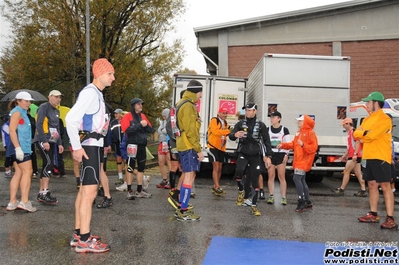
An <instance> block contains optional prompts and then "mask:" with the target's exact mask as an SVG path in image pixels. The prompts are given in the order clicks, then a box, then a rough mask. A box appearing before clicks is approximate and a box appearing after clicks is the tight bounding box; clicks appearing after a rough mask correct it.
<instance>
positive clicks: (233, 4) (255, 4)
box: [0, 0, 352, 74]
mask: <svg viewBox="0 0 399 265" xmlns="http://www.w3.org/2000/svg"><path fill="white" fill-rule="evenodd" d="M185 1H186V2H187V5H188V8H187V12H186V14H185V15H184V16H183V17H181V19H180V20H179V22H178V23H177V30H176V32H174V33H170V34H168V38H176V37H180V38H183V39H184V42H183V43H184V47H185V49H186V57H185V59H184V62H183V66H184V67H187V68H189V69H193V70H195V71H196V72H197V73H199V74H206V67H205V61H204V59H203V56H202V55H201V54H200V53H199V52H198V51H197V42H196V41H197V40H196V38H195V35H194V30H193V28H196V27H202V26H208V25H213V24H219V23H225V22H231V21H236V20H242V19H247V18H254V17H261V16H266V15H272V14H278V13H283V12H288V11H294V10H300V9H306V8H311V7H316V6H324V5H331V4H336V3H340V2H352V1H348V0H245V1H242V0H185ZM2 3H3V1H2V0H0V4H2ZM7 36H8V24H7V23H6V22H5V21H4V19H3V17H1V16H0V50H1V48H3V47H4V45H5V44H6V41H7Z"/></svg>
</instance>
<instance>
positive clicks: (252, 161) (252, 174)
mask: <svg viewBox="0 0 399 265" xmlns="http://www.w3.org/2000/svg"><path fill="white" fill-rule="evenodd" d="M261 162H263V161H262V159H261V156H260V155H257V156H246V155H243V154H239V155H238V160H237V165H236V178H237V179H241V180H244V190H245V196H244V198H248V196H249V192H248V191H249V190H250V186H252V189H253V191H254V192H253V194H252V195H253V197H252V204H254V205H256V202H257V198H258V196H257V194H258V192H259V175H260V169H261ZM244 176H245V177H244Z"/></svg>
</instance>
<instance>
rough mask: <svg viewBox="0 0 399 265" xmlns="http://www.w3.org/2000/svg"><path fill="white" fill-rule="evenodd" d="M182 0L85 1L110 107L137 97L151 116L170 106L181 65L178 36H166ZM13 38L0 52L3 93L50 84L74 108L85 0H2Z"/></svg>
mask: <svg viewBox="0 0 399 265" xmlns="http://www.w3.org/2000/svg"><path fill="white" fill-rule="evenodd" d="M184 4H185V3H184V0H130V1H129V0H119V1H109V0H96V1H90V58H91V61H92V62H93V61H94V60H96V59H98V58H100V57H105V58H107V59H108V60H109V61H110V62H112V64H113V65H114V67H115V72H116V73H115V76H116V80H115V82H114V83H113V85H112V87H111V88H108V89H106V90H105V91H104V98H105V100H106V101H107V102H108V103H110V104H111V105H112V106H113V107H114V108H122V109H125V110H129V108H130V106H129V101H130V100H131V99H132V98H135V97H139V98H141V99H143V101H144V102H145V103H146V104H145V105H144V112H145V113H146V114H147V115H148V117H149V118H150V120H151V122H154V124H156V122H155V120H156V119H157V118H159V116H160V115H159V114H160V113H161V111H162V109H164V108H166V107H169V106H170V99H171V95H172V88H173V80H172V75H173V73H174V72H176V71H178V70H179V69H180V67H181V62H182V57H183V55H184V51H183V48H182V44H181V40H180V39H177V40H175V41H174V42H172V43H166V42H165V34H166V33H167V32H168V31H171V30H173V29H174V26H173V22H174V21H176V19H178V18H179V16H180V15H181V14H182V13H183V12H185V5H184ZM2 11H3V16H4V17H6V19H7V20H8V21H9V22H10V23H11V30H12V36H13V37H12V41H11V42H10V43H9V44H8V46H7V47H6V48H5V49H4V50H3V55H2V57H1V58H0V65H1V68H0V76H1V81H0V88H1V89H2V90H3V91H4V92H9V91H11V90H16V89H23V88H27V89H32V90H37V91H39V92H42V94H44V95H47V94H48V92H49V91H51V90H53V89H57V90H60V91H61V92H62V93H63V94H64V95H65V97H64V99H63V102H62V104H63V105H66V106H72V105H73V103H74V102H75V100H76V96H77V95H78V93H79V91H80V89H82V88H83V87H84V86H85V85H86V30H85V28H86V1H79V0H4V6H3V7H2Z"/></svg>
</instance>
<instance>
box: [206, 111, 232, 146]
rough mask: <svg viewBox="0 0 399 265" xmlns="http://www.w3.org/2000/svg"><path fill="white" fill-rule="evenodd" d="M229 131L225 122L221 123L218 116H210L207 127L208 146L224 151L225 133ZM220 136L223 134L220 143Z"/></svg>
mask: <svg viewBox="0 0 399 265" xmlns="http://www.w3.org/2000/svg"><path fill="white" fill-rule="evenodd" d="M229 133H230V130H229V129H228V125H227V122H226V121H225V123H224V124H222V123H221V122H220V120H219V118H217V117H216V118H215V117H214V118H212V119H211V121H210V122H209V127H208V145H207V147H208V148H216V149H219V150H220V151H223V152H225V151H226V141H227V135H228V134H229ZM222 136H224V140H223V143H224V144H223V145H222Z"/></svg>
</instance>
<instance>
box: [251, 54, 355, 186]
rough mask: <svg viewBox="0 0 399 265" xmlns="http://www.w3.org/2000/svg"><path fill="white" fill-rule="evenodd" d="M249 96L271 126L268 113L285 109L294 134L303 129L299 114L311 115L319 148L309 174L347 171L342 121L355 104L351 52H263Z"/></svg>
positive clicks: (284, 115) (319, 176)
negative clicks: (320, 54)
mask: <svg viewBox="0 0 399 265" xmlns="http://www.w3.org/2000/svg"><path fill="white" fill-rule="evenodd" d="M247 101H251V102H255V103H257V104H258V112H257V117H258V119H260V120H262V121H263V122H265V123H266V125H267V126H269V125H270V120H269V117H270V115H269V114H270V113H272V112H273V111H275V110H278V111H279V112H281V113H282V120H281V124H282V125H283V126H285V127H287V128H288V129H289V131H290V134H291V135H295V133H296V132H297V130H298V126H297V122H296V120H295V118H297V117H299V116H300V115H302V114H307V115H309V116H311V117H312V118H313V119H314V120H315V122H316V124H315V128H314V130H315V132H316V134H317V138H318V144H319V153H318V157H317V160H316V161H315V163H314V165H313V167H312V169H311V171H310V172H309V176H310V177H312V178H313V179H314V180H315V181H321V180H322V179H323V176H325V175H327V176H331V175H332V174H333V173H334V172H342V171H343V169H344V166H345V165H344V163H343V162H342V161H341V160H340V157H341V156H342V155H343V154H344V153H345V150H346V141H347V140H346V139H347V134H346V132H344V130H343V128H342V125H341V122H342V120H343V119H344V118H346V115H347V111H348V110H349V104H350V57H339V56H313V55H292V54H264V55H263V57H262V58H261V60H260V61H259V63H258V64H257V65H256V66H255V68H254V69H253V71H252V72H251V74H250V75H249V77H248V100H247ZM292 138H293V137H291V139H292ZM290 157H291V159H292V156H290ZM291 159H290V160H289V161H288V162H289V163H288V166H287V170H291V169H292V167H291V162H292V161H291Z"/></svg>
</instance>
